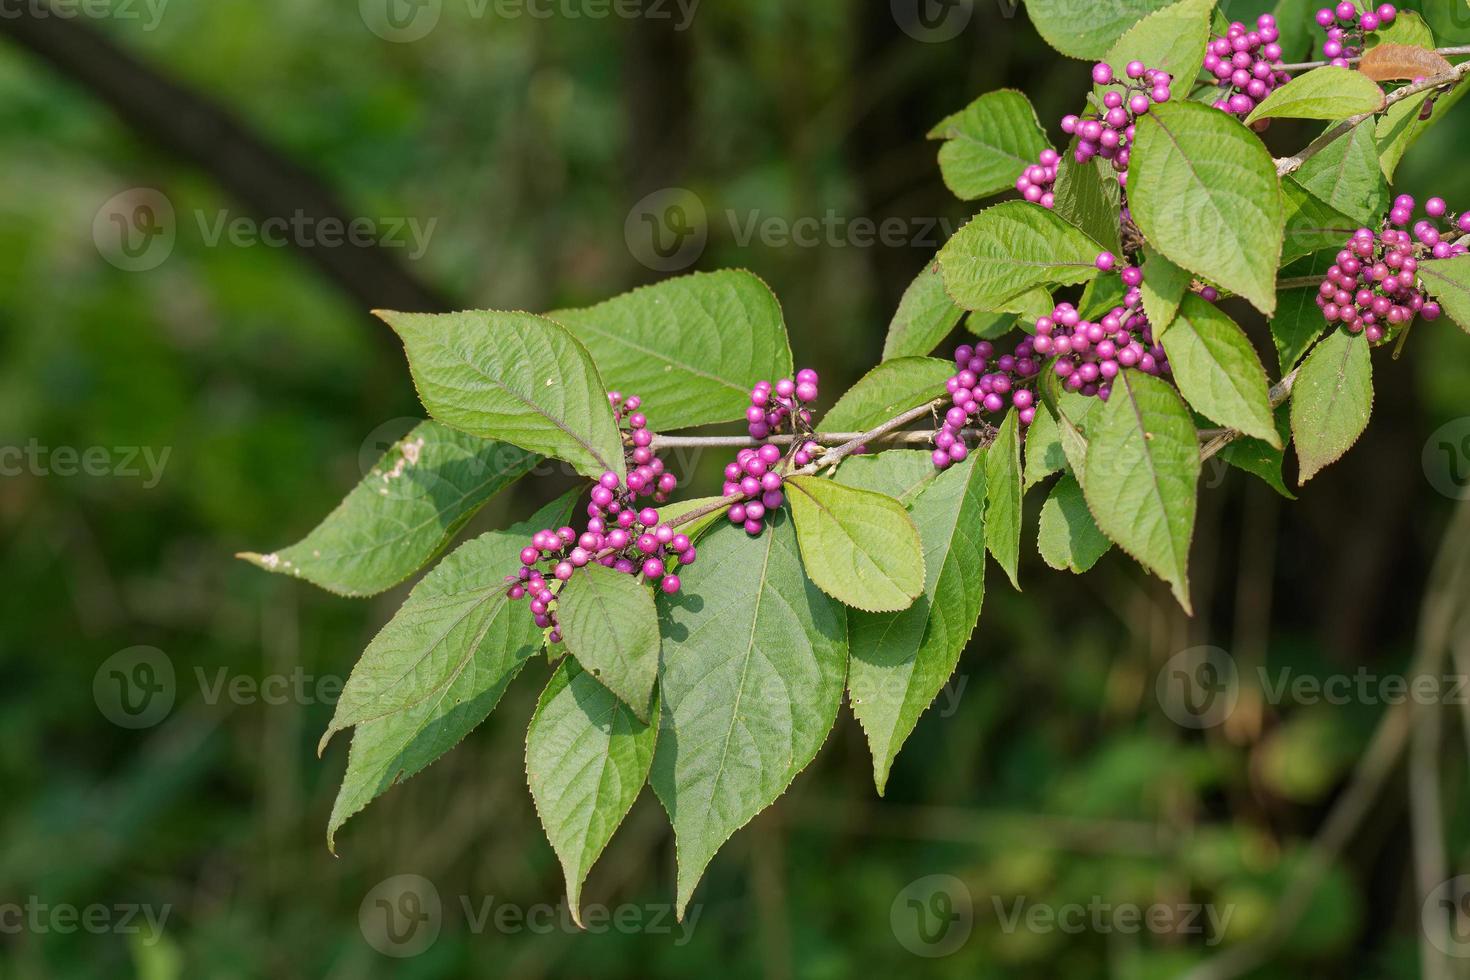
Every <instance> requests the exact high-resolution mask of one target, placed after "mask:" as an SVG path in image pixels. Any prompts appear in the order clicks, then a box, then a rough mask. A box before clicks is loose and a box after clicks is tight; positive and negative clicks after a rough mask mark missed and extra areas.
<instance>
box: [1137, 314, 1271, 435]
mask: <svg viewBox="0 0 1470 980" xmlns="http://www.w3.org/2000/svg"><path fill="white" fill-rule="evenodd" d="M1163 344H1164V352H1165V353H1166V354H1168V355H1169V364H1170V366H1171V367H1172V368H1173V372H1174V383H1175V384H1177V385H1178V386H1179V391H1180V393H1181V394H1182V395H1184V398H1185V400H1186V401H1188V402H1189V404H1190V405H1192V406H1194V408H1195V410H1196V411H1198V412H1200V413H1201V414H1203V415H1205V416H1207V417H1208V418H1210V419H1211V420H1213V421H1215V422H1218V423H1219V424H1221V425H1225V426H1229V427H1230V428H1232V429H1239V430H1240V431H1241V432H1243V433H1245V434H1246V435H1248V436H1254V437H1256V438H1257V439H1263V440H1265V441H1266V442H1268V443H1271V444H1272V445H1273V446H1277V447H1278V448H1279V447H1280V445H1281V442H1280V437H1279V436H1277V434H1276V423H1275V420H1274V419H1273V417H1272V414H1271V396H1270V391H1269V389H1270V387H1271V385H1270V382H1268V381H1267V380H1266V369H1265V368H1264V367H1262V366H1261V359H1260V358H1259V357H1257V356H1256V351H1255V348H1253V347H1252V346H1251V342H1250V340H1249V339H1247V337H1246V335H1245V331H1243V330H1241V329H1240V327H1239V326H1237V325H1236V323H1235V321H1234V320H1232V319H1230V317H1228V316H1226V315H1225V313H1224V312H1222V311H1221V310H1220V308H1219V307H1217V306H1215V305H1214V304H1213V303H1210V302H1208V301H1206V300H1203V299H1201V298H1200V297H1198V296H1195V295H1192V294H1191V295H1189V296H1186V297H1184V302H1183V303H1182V304H1181V305H1180V307H1179V316H1178V317H1177V318H1176V319H1175V320H1174V325H1173V326H1171V327H1170V328H1169V332H1168V333H1166V334H1165V335H1164V340H1163Z"/></svg>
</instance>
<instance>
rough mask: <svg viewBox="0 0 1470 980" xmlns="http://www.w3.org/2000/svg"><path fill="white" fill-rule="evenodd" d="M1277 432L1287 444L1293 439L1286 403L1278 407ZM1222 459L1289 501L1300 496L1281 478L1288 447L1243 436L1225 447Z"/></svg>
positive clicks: (1289, 411) (1289, 414) (1221, 455)
mask: <svg viewBox="0 0 1470 980" xmlns="http://www.w3.org/2000/svg"><path fill="white" fill-rule="evenodd" d="M1276 433H1277V435H1278V436H1279V437H1280V441H1281V442H1282V443H1283V444H1284V443H1285V442H1286V440H1288V439H1290V438H1291V410H1290V409H1289V408H1288V407H1287V406H1285V405H1282V406H1281V407H1280V408H1278V409H1277V410H1276ZM1220 458H1221V459H1223V460H1224V461H1225V462H1227V463H1229V464H1230V465H1231V466H1234V467H1235V468H1236V469H1239V470H1244V471H1245V472H1247V473H1250V474H1252V475H1253V476H1258V477H1260V478H1261V479H1262V480H1264V481H1265V482H1266V483H1267V484H1268V485H1269V486H1270V487H1271V489H1273V490H1275V491H1276V492H1277V493H1279V494H1281V495H1282V496H1283V497H1285V498H1286V499H1287V500H1295V499H1296V495H1295V494H1293V493H1292V492H1291V491H1290V490H1288V489H1286V483H1285V481H1284V480H1282V478H1281V467H1282V464H1283V463H1284V462H1285V461H1286V451H1285V450H1284V449H1279V448H1277V447H1275V446H1272V445H1270V444H1268V443H1265V442H1262V441H1261V440H1259V439H1250V438H1246V437H1241V438H1239V439H1236V440H1234V441H1233V442H1231V443H1230V444H1229V445H1227V446H1226V447H1225V448H1224V449H1222V450H1221V451H1220Z"/></svg>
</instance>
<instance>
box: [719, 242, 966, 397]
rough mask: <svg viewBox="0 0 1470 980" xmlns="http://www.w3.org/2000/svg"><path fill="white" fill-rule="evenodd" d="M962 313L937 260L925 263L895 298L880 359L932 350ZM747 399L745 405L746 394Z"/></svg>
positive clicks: (923, 353) (890, 358)
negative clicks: (901, 293)
mask: <svg viewBox="0 0 1470 980" xmlns="http://www.w3.org/2000/svg"><path fill="white" fill-rule="evenodd" d="M964 313H965V311H964V310H962V309H960V308H959V307H958V306H956V305H955V304H954V300H952V299H950V298H949V294H948V293H946V292H945V291H944V279H943V278H942V277H941V276H940V275H939V263H938V262H937V261H936V262H929V263H927V264H926V265H925V266H924V270H923V271H922V272H920V273H919V275H918V276H917V277H916V278H915V279H914V281H913V282H911V283H910V284H909V287H908V288H907V289H905V290H904V291H903V298H902V299H900V300H899V301H898V310H897V311H896V312H895V313H894V314H893V320H892V321H891V322H890V323H889V324H888V337H887V339H886V340H884V342H883V360H885V361H888V360H892V359H893V358H896V357H912V356H922V355H925V354H929V353H931V352H932V351H933V350H934V348H935V347H937V346H939V342H940V341H942V340H943V339H944V338H945V337H946V336H948V335H949V332H950V331H951V330H953V329H954V328H955V324H957V323H959V322H960V317H962V316H964ZM746 401H747V404H748V403H749V394H748V393H747V397H746Z"/></svg>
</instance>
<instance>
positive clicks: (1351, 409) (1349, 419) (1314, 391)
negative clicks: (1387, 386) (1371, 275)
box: [1291, 330, 1373, 486]
mask: <svg viewBox="0 0 1470 980" xmlns="http://www.w3.org/2000/svg"><path fill="white" fill-rule="evenodd" d="M1372 414H1373V360H1372V358H1371V357H1369V351H1368V341H1367V339H1366V338H1365V337H1363V336H1362V335H1361V334H1359V335H1358V336H1356V337H1354V336H1353V335H1352V334H1350V333H1348V332H1347V331H1346V330H1334V331H1332V332H1331V333H1329V334H1328V335H1327V336H1326V337H1324V338H1322V340H1321V342H1320V343H1318V344H1317V346H1316V347H1314V348H1312V352H1311V353H1310V354H1308V355H1307V358H1306V360H1304V361H1302V366H1301V370H1300V372H1299V373H1298V374H1297V378H1296V384H1295V385H1294V386H1293V387H1292V392H1291V435H1292V441H1294V442H1295V443H1296V455H1297V460H1298V461H1299V462H1300V464H1301V472H1300V474H1299V475H1298V477H1297V485H1298V486H1305V485H1306V483H1307V481H1308V480H1310V479H1311V478H1312V477H1314V476H1316V475H1317V474H1318V473H1320V472H1321V471H1322V470H1323V469H1325V468H1326V467H1328V466H1330V465H1331V464H1333V463H1335V462H1337V460H1339V459H1341V458H1342V455H1343V453H1345V452H1347V451H1348V450H1349V449H1351V448H1352V445H1353V443H1355V442H1357V441H1358V437H1359V436H1360V435H1362V434H1363V430H1364V429H1366V428H1367V427H1368V417H1369V416H1370V415H1372Z"/></svg>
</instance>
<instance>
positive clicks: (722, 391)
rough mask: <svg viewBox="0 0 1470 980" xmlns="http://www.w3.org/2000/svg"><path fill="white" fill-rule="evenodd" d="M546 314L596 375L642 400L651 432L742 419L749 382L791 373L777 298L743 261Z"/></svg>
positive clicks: (753, 383)
mask: <svg viewBox="0 0 1470 980" xmlns="http://www.w3.org/2000/svg"><path fill="white" fill-rule="evenodd" d="M547 316H548V317H550V318H551V319H553V320H555V321H556V322H558V323H560V324H562V325H563V326H565V327H566V328H567V329H568V330H569V331H571V332H572V333H573V334H574V335H575V336H576V337H577V339H579V340H580V341H582V343H584V344H586V345H587V349H588V350H589V351H591V352H592V356H593V360H595V361H596V362H597V367H598V370H599V371H600V372H601V373H602V379H603V381H604V382H606V383H607V384H608V386H610V387H612V388H615V389H618V390H620V391H622V392H623V394H625V395H638V396H640V397H641V398H642V399H643V400H644V402H645V403H646V404H647V406H648V408H647V411H648V413H649V420H650V424H651V425H652V426H653V427H654V428H656V429H658V430H659V431H666V430H669V429H682V428H685V427H687V426H692V425H705V424H707V423H710V422H725V421H728V420H731V419H738V418H743V417H744V416H745V409H746V408H747V407H749V405H750V389H751V388H753V387H755V383H756V382H757V381H771V382H775V380H776V379H777V378H789V377H790V376H791V370H792V368H791V347H790V345H789V344H788V343H787V340H786V324H785V321H784V320H783V319H782V316H781V304H780V303H779V302H777V300H776V296H775V294H774V293H772V292H771V289H770V287H769V286H767V285H766V284H765V283H764V282H762V281H761V280H760V279H759V278H758V277H757V276H755V275H753V274H752V273H749V272H746V271H745V270H743V269H724V270H721V271H719V272H696V273H693V274H691V275H687V276H679V277H678V278H675V279H667V280H665V281H663V282H660V283H657V284H655V285H652V286H645V287H644V288H642V289H635V290H633V291H632V292H631V293H624V294H623V295H622V296H617V297H614V298H613V299H610V300H608V301H607V302H605V303H599V304H597V305H596V306H591V307H587V308H586V309H579V310H557V311H556V312H554V313H548V314H547Z"/></svg>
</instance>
